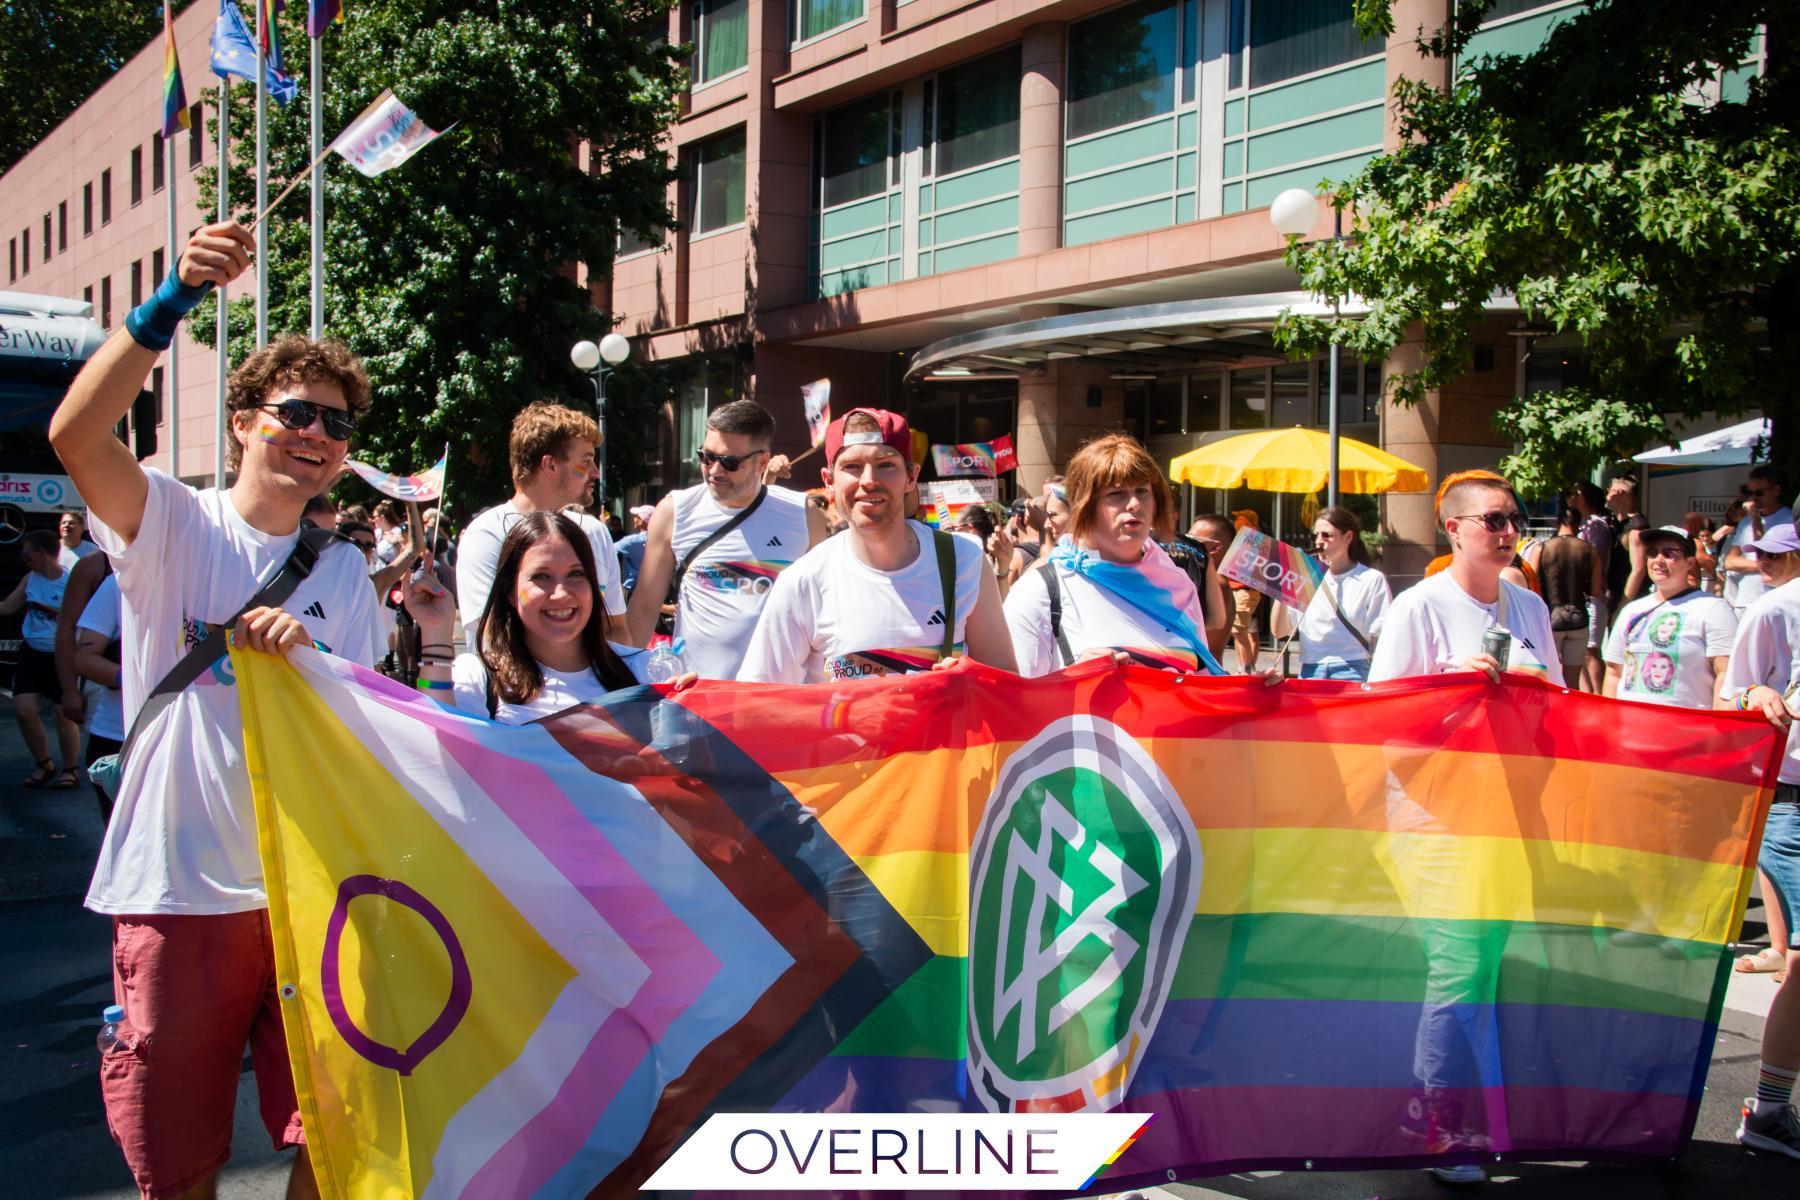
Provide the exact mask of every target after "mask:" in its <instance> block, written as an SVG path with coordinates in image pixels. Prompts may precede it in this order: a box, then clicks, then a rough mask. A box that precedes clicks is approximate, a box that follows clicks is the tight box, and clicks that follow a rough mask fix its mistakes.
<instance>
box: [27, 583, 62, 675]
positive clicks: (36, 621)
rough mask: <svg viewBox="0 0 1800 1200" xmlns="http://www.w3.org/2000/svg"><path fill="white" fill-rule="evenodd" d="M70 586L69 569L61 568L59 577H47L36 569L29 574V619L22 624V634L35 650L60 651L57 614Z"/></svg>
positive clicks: (46, 652)
mask: <svg viewBox="0 0 1800 1200" xmlns="http://www.w3.org/2000/svg"><path fill="white" fill-rule="evenodd" d="M68 586H69V573H68V572H67V571H58V572H57V575H56V578H55V579H45V578H44V577H43V576H42V575H40V574H38V573H37V572H36V571H32V572H29V573H28V574H27V575H26V576H25V620H24V623H23V624H21V625H20V627H19V636H20V637H22V638H24V639H25V644H26V645H27V646H30V647H31V648H32V649H33V650H41V651H43V652H44V653H45V654H50V653H52V652H54V651H55V650H56V614H57V612H58V611H59V610H60V609H61V608H62V602H63V593H64V592H65V591H67V590H68Z"/></svg>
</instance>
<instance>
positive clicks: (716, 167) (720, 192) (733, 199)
mask: <svg viewBox="0 0 1800 1200" xmlns="http://www.w3.org/2000/svg"><path fill="white" fill-rule="evenodd" d="M743 219H744V131H743V130H741V129H740V130H738V131H737V132H735V133H728V134H725V135H724V136H723V137H716V138H714V139H712V140H711V141H709V142H702V143H701V144H700V145H699V146H697V147H695V148H694V222H693V227H694V232H695V233H705V232H706V231H707V230H710V229H723V228H725V226H727V225H737V224H740V223H742V221H743Z"/></svg>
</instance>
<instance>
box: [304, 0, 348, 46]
mask: <svg viewBox="0 0 1800 1200" xmlns="http://www.w3.org/2000/svg"><path fill="white" fill-rule="evenodd" d="M334 21H335V22H337V23H338V24H340V25H341V24H343V22H344V5H343V0H308V2H307V5H306V36H307V37H310V38H317V37H324V36H325V28H326V26H328V25H330V24H331V23H332V22H334Z"/></svg>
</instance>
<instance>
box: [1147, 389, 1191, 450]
mask: <svg viewBox="0 0 1800 1200" xmlns="http://www.w3.org/2000/svg"><path fill="white" fill-rule="evenodd" d="M1182 432H1184V428H1183V425H1182V417H1181V376H1179V375H1161V376H1158V377H1157V380H1156V383H1155V384H1154V385H1152V387H1151V389H1150V436H1151V437H1160V436H1161V435H1163V434H1165V433H1182Z"/></svg>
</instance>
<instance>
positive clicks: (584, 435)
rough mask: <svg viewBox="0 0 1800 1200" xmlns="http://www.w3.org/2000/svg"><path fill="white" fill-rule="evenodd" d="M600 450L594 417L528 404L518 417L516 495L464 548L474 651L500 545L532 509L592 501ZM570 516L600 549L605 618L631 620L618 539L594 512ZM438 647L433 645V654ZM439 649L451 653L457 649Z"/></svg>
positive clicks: (477, 523)
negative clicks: (616, 546) (622, 582)
mask: <svg viewBox="0 0 1800 1200" xmlns="http://www.w3.org/2000/svg"><path fill="white" fill-rule="evenodd" d="M599 446H600V427H599V426H598V425H596V424H595V423H594V418H592V417H590V416H588V415H587V414H586V413H581V412H577V411H575V410H574V409H572V408H565V407H564V406H563V405H560V404H547V403H544V402H542V401H540V402H538V403H536V404H528V405H526V406H525V409H524V411H522V412H521V413H519V415H518V416H516V417H514V418H513V423H512V435H511V437H510V439H509V445H508V453H509V457H510V458H511V460H512V477H513V494H512V497H511V498H510V499H508V500H507V501H505V502H504V503H501V504H496V505H495V506H494V507H492V508H490V509H487V510H486V511H485V512H482V513H479V514H477V515H476V517H475V519H474V520H473V521H470V522H469V527H468V528H467V529H465V530H463V535H462V538H461V540H459V541H458V543H457V550H456V600H457V605H458V607H459V608H460V609H461V610H462V625H463V637H464V640H465V641H466V643H467V645H468V647H469V649H471V650H473V649H475V648H476V629H477V627H478V626H479V625H480V624H481V614H482V612H483V610H485V609H486V608H487V602H488V594H489V593H490V592H491V591H492V590H493V587H494V570H495V568H496V566H497V565H498V564H499V562H500V543H501V542H502V541H503V540H504V539H505V537H506V534H507V531H508V530H510V529H511V528H512V527H513V525H514V524H516V523H517V522H518V520H519V518H520V517H522V516H524V515H525V514H526V513H528V512H544V511H554V510H560V509H563V508H564V507H566V506H567V505H570V504H586V503H588V502H589V501H590V500H592V499H593V496H594V483H595V481H596V480H597V479H599V477H600V468H599V467H598V465H597V459H596V457H595V455H596V453H597V452H598V449H599ZM566 515H567V516H568V517H569V519H570V520H572V521H574V522H575V523H576V524H577V525H579V526H581V529H582V532H583V533H586V534H587V536H588V541H589V542H590V543H591V544H592V546H593V550H594V564H595V567H596V568H597V569H598V572H599V573H598V574H597V575H595V576H594V579H593V585H594V588H595V590H596V591H598V592H599V593H600V594H601V596H602V597H603V598H604V603H603V609H604V612H605V614H606V615H607V617H608V618H619V617H622V616H624V613H625V591H624V589H623V588H622V587H621V586H620V584H619V555H618V552H617V551H616V550H614V549H613V540H612V534H610V533H608V532H607V530H606V526H605V525H604V524H602V523H601V522H599V521H596V520H595V519H594V518H593V517H590V516H588V515H587V514H586V513H568V514H566ZM610 627H611V630H612V633H613V636H614V637H617V638H620V639H621V640H630V639H629V638H627V637H626V636H625V625H624V623H623V622H622V621H618V620H611V621H610ZM431 649H432V647H431V646H429V645H427V646H426V647H425V652H426V653H429V652H430V651H431ZM438 649H439V650H441V651H442V652H444V653H448V652H449V650H450V647H449V646H442V647H438Z"/></svg>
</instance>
